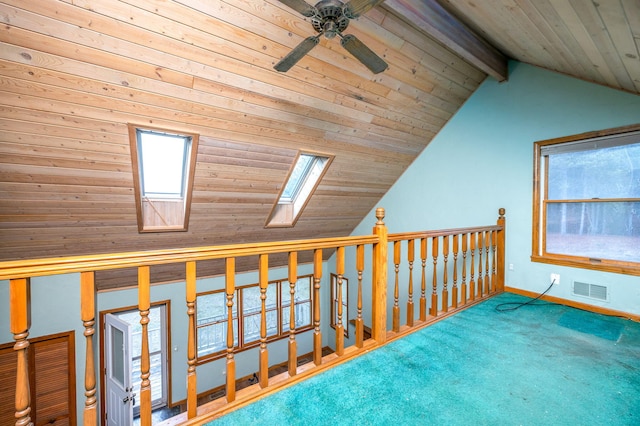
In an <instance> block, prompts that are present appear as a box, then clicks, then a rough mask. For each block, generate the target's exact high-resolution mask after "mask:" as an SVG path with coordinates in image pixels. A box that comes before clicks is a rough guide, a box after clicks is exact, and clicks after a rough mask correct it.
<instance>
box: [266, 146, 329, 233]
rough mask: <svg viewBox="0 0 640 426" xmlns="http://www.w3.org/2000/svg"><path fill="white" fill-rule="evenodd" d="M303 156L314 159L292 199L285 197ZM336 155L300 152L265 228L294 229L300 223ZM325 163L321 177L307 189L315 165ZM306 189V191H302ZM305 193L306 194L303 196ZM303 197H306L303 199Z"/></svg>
mask: <svg viewBox="0 0 640 426" xmlns="http://www.w3.org/2000/svg"><path fill="white" fill-rule="evenodd" d="M302 156H311V157H314V158H312V160H311V163H310V164H308V166H307V167H306V168H305V170H304V172H303V174H301V175H300V176H301V178H300V180H299V181H298V182H297V183H296V184H295V187H294V188H293V191H292V195H291V197H288V196H285V195H284V194H285V193H286V192H288V191H287V189H288V188H289V187H290V184H291V179H292V177H293V175H294V172H295V171H296V166H297V164H298V162H299V160H300V158H301V157H302ZM334 157H335V156H334V155H332V154H324V153H320V152H312V151H298V154H297V155H296V158H295V160H294V161H293V163H292V164H291V167H290V169H289V172H288V173H287V177H286V179H285V180H284V183H283V184H282V188H280V192H279V193H278V198H276V202H275V203H274V204H273V207H272V208H271V211H270V212H269V216H267V220H266V222H265V225H264V227H265V228H292V227H294V226H295V225H296V223H297V222H298V219H299V218H300V216H301V215H302V212H304V209H305V208H306V207H307V205H308V204H309V201H311V197H312V196H313V194H314V193H315V191H316V189H317V188H318V186H319V185H320V182H321V181H322V179H323V178H324V176H325V175H326V173H327V171H328V170H329V167H330V166H331V163H332V162H333V159H334ZM320 160H322V161H324V165H323V166H322V170H321V171H320V173H319V175H318V176H317V178H316V179H315V181H313V182H311V184H310V186H309V187H306V184H307V181H308V180H309V177H310V175H311V174H312V172H313V169H314V166H315V164H317V162H318V161H320ZM303 189H304V191H302V190H303ZM307 189H308V191H307ZM302 192H304V193H305V194H303V193H302ZM301 197H304V198H303V199H302V198H301Z"/></svg>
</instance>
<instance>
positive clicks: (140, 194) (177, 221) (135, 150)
mask: <svg viewBox="0 0 640 426" xmlns="http://www.w3.org/2000/svg"><path fill="white" fill-rule="evenodd" d="M128 128H129V146H130V152H131V166H132V172H133V189H134V195H135V200H136V216H137V221H138V233H149V232H184V231H187V230H188V229H189V216H190V213H191V198H192V192H193V180H194V177H195V168H196V160H197V155H198V142H199V135H198V134H196V133H190V132H183V131H176V130H169V129H161V128H156V127H148V126H139V125H135V124H128ZM141 133H157V134H166V135H170V136H175V137H178V138H183V139H184V140H185V142H186V144H187V145H185V147H184V150H185V151H186V152H184V164H183V167H182V169H183V170H182V183H181V188H182V194H181V195H180V196H176V195H175V194H167V195H165V196H162V194H159V193H154V194H153V196H151V197H149V196H146V195H145V194H144V188H143V166H142V162H143V158H142V152H141V150H140V144H141V139H140V134H141ZM147 205H148V206H147ZM146 206H147V207H146ZM151 211H153V212H154V213H155V214H150V213H148V212H151ZM145 212H147V213H146V214H145ZM150 215H151V216H152V217H154V216H156V215H157V216H158V217H159V218H160V221H161V222H162V224H158V223H156V222H155V221H153V220H152V219H151V218H150V217H149V216H150Z"/></svg>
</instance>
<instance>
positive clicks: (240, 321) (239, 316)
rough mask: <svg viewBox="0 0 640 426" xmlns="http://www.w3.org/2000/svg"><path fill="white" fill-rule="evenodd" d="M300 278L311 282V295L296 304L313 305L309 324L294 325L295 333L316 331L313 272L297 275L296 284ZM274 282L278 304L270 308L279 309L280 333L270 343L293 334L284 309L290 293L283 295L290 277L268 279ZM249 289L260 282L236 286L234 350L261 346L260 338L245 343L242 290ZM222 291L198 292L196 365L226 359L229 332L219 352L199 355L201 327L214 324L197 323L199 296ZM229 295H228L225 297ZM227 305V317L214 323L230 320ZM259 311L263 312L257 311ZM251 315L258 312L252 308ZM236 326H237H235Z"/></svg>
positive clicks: (271, 336) (287, 287)
mask: <svg viewBox="0 0 640 426" xmlns="http://www.w3.org/2000/svg"><path fill="white" fill-rule="evenodd" d="M301 280H308V282H309V293H308V294H309V298H308V299H302V300H298V301H295V305H302V304H306V303H308V304H309V306H310V315H309V323H308V324H304V325H301V326H299V327H296V328H295V334H300V333H304V332H307V331H310V330H313V274H305V275H300V276H298V277H297V280H296V286H298V284H299V283H300V281H301ZM283 284H284V285H283ZM271 285H274V286H275V289H276V307H275V309H271V311H275V312H276V321H277V332H276V333H275V334H273V335H270V336H267V342H273V341H276V340H281V339H286V338H288V337H289V334H290V324H289V323H287V324H285V323H284V321H283V318H284V312H283V311H284V310H285V309H286V310H288V309H289V306H290V302H291V298H290V293H289V292H288V291H287V292H286V294H283V293H284V292H283V291H282V289H283V288H286V289H289V280H288V279H287V278H283V279H278V280H272V281H269V283H268V286H271ZM249 288H260V284H249V285H245V286H239V287H236V288H235V290H234V296H233V300H234V306H235V307H236V315H235V316H234V318H233V321H234V330H237V333H235V331H234V339H235V340H236V344H235V346H234V348H233V352H234V353H238V352H242V351H245V350H248V349H252V348H256V347H259V346H260V338H258V339H256V340H251V341H248V342H245V337H246V336H245V333H244V321H245V318H246V315H245V309H244V306H243V304H244V303H243V291H244V290H246V289H249ZM218 293H221V294H223V295H225V289H219V290H212V291H207V292H202V293H198V294H197V295H196V313H195V315H196V333H195V334H196V365H201V364H205V363H207V362H210V361H214V360H217V359H220V358H224V357H225V356H226V354H227V344H226V338H227V337H226V333H225V335H224V336H223V340H224V343H223V345H222V349H221V350H219V351H216V352H211V353H207V354H202V355H200V354H198V345H199V342H198V340H199V338H198V335H199V333H198V329H200V328H204V327H207V326H211V325H213V323H214V322H212V323H203V324H198V299H199V298H200V297H202V296H206V295H210V294H218ZM224 297H225V298H226V296H224ZM226 309H227V308H226V306H225V307H224V313H223V317H224V318H225V319H224V320H220V321H215V324H222V323H226V322H227V321H228V318H227V311H226ZM269 311H270V310H269V309H267V312H269ZM258 312H260V311H258ZM249 314H250V315H254V314H255V312H254V311H252V312H251V313H249ZM236 327H237V328H236Z"/></svg>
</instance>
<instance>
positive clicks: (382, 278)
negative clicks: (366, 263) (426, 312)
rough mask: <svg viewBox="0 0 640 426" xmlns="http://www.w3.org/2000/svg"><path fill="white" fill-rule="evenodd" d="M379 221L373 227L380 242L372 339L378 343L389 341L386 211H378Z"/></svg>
mask: <svg viewBox="0 0 640 426" xmlns="http://www.w3.org/2000/svg"><path fill="white" fill-rule="evenodd" d="M376 218H377V219H378V221H377V222H376V225H375V226H374V227H373V233H374V234H375V235H377V236H378V242H377V243H376V244H375V245H374V247H373V269H372V271H373V274H372V275H373V277H372V281H373V282H372V287H373V288H372V292H371V294H372V309H371V312H372V318H371V323H372V324H371V326H372V327H371V328H372V335H373V336H372V337H373V339H374V340H375V341H376V342H378V343H384V342H385V341H386V340H387V262H388V259H387V244H388V237H387V234H388V233H387V226H386V225H385V224H384V221H383V219H384V209H383V208H377V209H376Z"/></svg>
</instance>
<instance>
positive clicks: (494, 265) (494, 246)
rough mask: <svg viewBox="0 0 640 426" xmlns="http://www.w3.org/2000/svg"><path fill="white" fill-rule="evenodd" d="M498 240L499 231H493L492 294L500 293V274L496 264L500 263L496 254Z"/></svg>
mask: <svg viewBox="0 0 640 426" xmlns="http://www.w3.org/2000/svg"><path fill="white" fill-rule="evenodd" d="M497 238H498V231H492V232H491V283H492V285H493V287H492V288H491V292H492V293H496V292H497V291H498V285H497V284H498V283H497V280H496V278H497V276H498V274H497V273H496V264H497V263H498V257H497V255H498V253H497V252H496V246H497Z"/></svg>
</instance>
